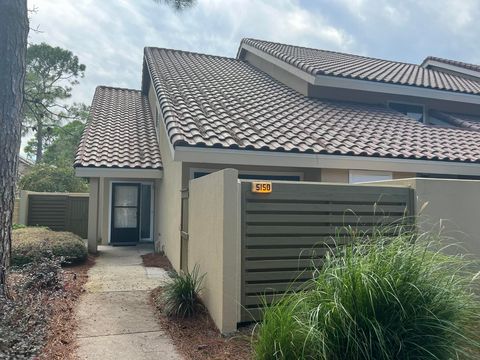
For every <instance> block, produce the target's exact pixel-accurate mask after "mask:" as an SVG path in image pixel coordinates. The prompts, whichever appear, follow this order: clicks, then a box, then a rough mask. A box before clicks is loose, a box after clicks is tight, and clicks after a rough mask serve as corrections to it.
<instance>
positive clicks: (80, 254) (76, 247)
mask: <svg viewBox="0 0 480 360" xmlns="http://www.w3.org/2000/svg"><path fill="white" fill-rule="evenodd" d="M52 256H54V257H58V258H60V259H61V262H62V263H63V264H79V263H82V262H84V261H85V260H86V259H87V249H86V247H85V243H84V242H83V240H82V239H81V238H80V237H79V236H77V235H75V234H72V233H70V232H66V231H52V230H49V229H47V228H43V227H26V228H20V229H16V230H13V232H12V258H11V261H12V266H23V265H25V264H29V263H32V262H35V261H37V260H39V259H43V258H47V257H52Z"/></svg>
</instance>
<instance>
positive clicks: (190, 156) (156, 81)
mask: <svg viewBox="0 0 480 360" xmlns="http://www.w3.org/2000/svg"><path fill="white" fill-rule="evenodd" d="M479 129H480V69H479V67H478V66H475V65H470V64H465V63H460V62H456V61H450V60H445V59H439V58H433V57H430V58H427V59H425V61H424V62H423V63H422V64H421V65H415V64H406V63H401V62H397V61H388V60H381V59H374V58H369V57H364V56H358V55H351V54H343V53H338V52H332V51H325V50H317V49H310V48H303V47H298V46H292V45H284V44H278V43H273V42H269V41H262V40H255V39H244V40H242V42H241V44H240V46H239V49H238V53H237V57H236V58H227V57H221V56H214V55H206V54H198V53H192V52H186V51H179V50H171V49H161V48H154V47H147V48H145V50H144V60H143V74H142V85H141V90H131V89H121V88H114V87H108V86H99V87H98V88H97V89H96V91H95V95H94V98H93V102H92V107H91V113H90V120H89V122H88V125H87V127H86V129H85V132H84V134H83V137H82V140H81V143H80V145H79V148H78V152H77V155H76V160H75V164H74V166H75V169H76V174H77V176H81V177H86V178H89V181H90V205H89V206H90V208H89V234H88V238H89V249H90V251H93V252H94V251H96V246H97V245H96V244H97V242H98V241H100V240H101V242H102V243H104V244H107V243H110V244H113V245H122V244H136V243H137V242H139V241H153V242H155V246H156V249H157V250H162V251H165V253H166V254H167V256H168V257H169V259H170V260H171V262H172V264H173V266H174V267H175V268H176V269H179V268H180V267H181V263H182V260H181V259H182V256H184V255H185V254H182V246H181V244H182V241H181V236H182V230H185V224H184V223H182V213H185V211H186V209H185V205H183V206H182V204H184V201H182V198H184V197H185V196H187V192H188V186H189V181H190V180H191V179H194V178H197V177H200V176H203V175H205V174H208V173H210V172H214V171H216V170H219V169H224V168H235V169H237V170H238V172H239V176H240V178H246V179H275V180H292V181H316V182H339V183H349V182H350V183H354V182H361V181H371V180H388V179H400V178H407V177H414V176H417V177H440V178H461V179H478V178H479V177H480V146H479V145H478V144H480V132H479V131H478V130H479ZM184 215H185V214H184Z"/></svg>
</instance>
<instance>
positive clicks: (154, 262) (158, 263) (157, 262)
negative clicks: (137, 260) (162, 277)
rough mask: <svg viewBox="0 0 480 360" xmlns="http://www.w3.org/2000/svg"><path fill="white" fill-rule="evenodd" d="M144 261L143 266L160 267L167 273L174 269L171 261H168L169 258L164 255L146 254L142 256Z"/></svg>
mask: <svg viewBox="0 0 480 360" xmlns="http://www.w3.org/2000/svg"><path fill="white" fill-rule="evenodd" d="M142 259H143V266H146V267H159V268H162V269H165V270H167V271H170V270H172V269H173V268H172V264H170V261H169V260H168V258H167V257H166V256H165V255H163V254H155V253H150V254H145V255H142Z"/></svg>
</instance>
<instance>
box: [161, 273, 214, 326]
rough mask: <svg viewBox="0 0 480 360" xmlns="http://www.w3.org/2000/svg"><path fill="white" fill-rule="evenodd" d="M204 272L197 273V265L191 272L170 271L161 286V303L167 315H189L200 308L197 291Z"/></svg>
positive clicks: (182, 316) (184, 316) (198, 291)
mask: <svg viewBox="0 0 480 360" xmlns="http://www.w3.org/2000/svg"><path fill="white" fill-rule="evenodd" d="M204 277H205V274H203V275H199V274H198V266H195V267H194V268H193V271H192V272H191V273H188V272H187V273H185V272H180V273H179V274H178V273H176V272H171V273H170V280H169V281H167V282H166V283H165V285H164V287H163V292H162V299H161V300H162V303H163V306H164V312H165V314H167V316H178V317H181V318H186V317H190V316H192V315H194V314H196V313H197V312H198V310H199V309H200V308H202V304H201V302H200V298H199V293H200V291H201V286H202V282H203V278H204Z"/></svg>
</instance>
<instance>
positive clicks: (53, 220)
mask: <svg viewBox="0 0 480 360" xmlns="http://www.w3.org/2000/svg"><path fill="white" fill-rule="evenodd" d="M27 225H29V226H47V227H49V228H50V229H52V230H56V231H70V232H73V233H74V234H77V235H79V236H80V237H82V238H86V237H87V231H88V195H85V196H70V195H68V194H65V195H64V194H29V195H28V217H27Z"/></svg>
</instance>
